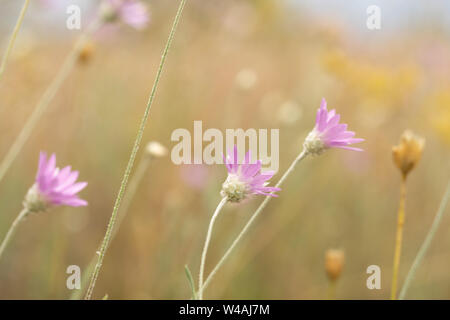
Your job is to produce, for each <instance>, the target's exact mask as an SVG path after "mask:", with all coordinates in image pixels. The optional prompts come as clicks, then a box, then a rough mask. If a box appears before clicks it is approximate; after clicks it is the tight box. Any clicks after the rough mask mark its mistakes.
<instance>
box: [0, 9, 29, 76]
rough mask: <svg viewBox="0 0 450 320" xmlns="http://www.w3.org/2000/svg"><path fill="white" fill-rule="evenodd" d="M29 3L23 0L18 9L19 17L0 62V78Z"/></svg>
mask: <svg viewBox="0 0 450 320" xmlns="http://www.w3.org/2000/svg"><path fill="white" fill-rule="evenodd" d="M29 4H30V0H25V2H24V3H23V6H22V10H21V11H20V14H19V18H18V19H17V22H16V25H15V27H14V30H13V33H12V34H11V38H10V39H9V42H8V46H7V47H6V51H5V54H4V55H3V59H2V63H1V64H0V80H1V78H2V76H3V73H4V72H5V69H6V62H7V61H8V58H9V55H10V53H11V50H12V49H13V47H14V43H15V42H16V38H17V34H18V33H19V29H20V26H21V25H22V22H23V18H24V16H25V12H26V11H27V8H28V5H29Z"/></svg>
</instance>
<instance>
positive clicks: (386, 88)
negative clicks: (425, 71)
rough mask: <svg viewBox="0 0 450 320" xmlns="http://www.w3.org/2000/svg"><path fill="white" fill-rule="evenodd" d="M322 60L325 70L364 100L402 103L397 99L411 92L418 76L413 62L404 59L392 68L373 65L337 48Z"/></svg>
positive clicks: (386, 103)
mask: <svg viewBox="0 0 450 320" xmlns="http://www.w3.org/2000/svg"><path fill="white" fill-rule="evenodd" d="M322 63H323V65H324V67H325V69H326V70H327V71H328V72H330V73H331V74H332V75H334V76H336V77H337V78H339V80H341V81H342V82H343V83H344V84H345V85H346V86H347V87H349V88H351V89H352V90H353V92H354V93H355V94H357V95H359V96H360V97H361V98H364V100H373V101H376V102H378V103H377V104H376V105H377V106H378V105H380V106H396V105H401V104H399V103H398V101H399V100H401V99H403V98H404V97H406V96H407V95H410V94H411V91H412V90H414V88H416V86H417V83H418V80H419V78H420V73H419V68H418V67H417V66H416V65H415V64H411V63H406V62H405V63H402V64H400V65H399V66H398V67H395V68H392V67H385V66H380V65H373V64H372V63H370V62H367V61H360V60H357V59H355V58H352V57H349V56H347V55H346V54H345V53H343V52H342V51H339V50H334V51H333V50H331V51H327V52H326V53H325V54H324V55H323V57H322ZM372 105H374V104H372Z"/></svg>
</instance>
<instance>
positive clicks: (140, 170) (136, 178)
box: [70, 155, 152, 300]
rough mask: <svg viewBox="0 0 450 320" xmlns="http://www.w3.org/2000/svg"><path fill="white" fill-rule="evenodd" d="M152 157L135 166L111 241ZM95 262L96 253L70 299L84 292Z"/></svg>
mask: <svg viewBox="0 0 450 320" xmlns="http://www.w3.org/2000/svg"><path fill="white" fill-rule="evenodd" d="M151 159H152V157H151V156H149V155H145V156H144V157H143V158H142V159H141V161H140V162H139V165H138V166H137V168H136V172H135V173H134V175H133V177H132V178H131V180H130V184H129V187H128V190H127V193H126V194H125V196H124V198H123V203H122V206H121V208H120V210H119V213H118V215H117V225H116V228H115V229H114V231H113V234H112V236H111V241H112V240H113V239H114V237H115V236H116V235H117V233H118V231H119V229H120V225H121V224H122V222H123V220H124V218H125V216H126V214H127V212H128V208H129V207H130V205H131V203H132V202H133V198H134V195H135V194H136V192H137V190H138V188H139V185H140V184H141V182H142V179H143V178H144V176H145V173H146V172H147V169H148V167H149V166H150V163H151ZM99 250H100V248H99ZM96 262H97V255H95V256H94V257H92V259H91V262H90V263H89V264H88V266H87V268H86V270H85V271H84V272H83V275H82V277H81V289H80V290H73V293H72V295H71V296H70V300H79V299H80V298H81V296H82V294H83V292H84V289H85V288H86V287H87V285H88V284H89V275H90V274H91V273H92V271H94V267H95V264H96Z"/></svg>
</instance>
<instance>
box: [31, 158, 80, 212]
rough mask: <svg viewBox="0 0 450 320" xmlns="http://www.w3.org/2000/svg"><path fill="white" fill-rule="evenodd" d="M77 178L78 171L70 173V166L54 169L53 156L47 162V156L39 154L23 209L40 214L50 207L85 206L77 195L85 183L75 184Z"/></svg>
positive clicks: (54, 160) (54, 159)
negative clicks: (36, 167)
mask: <svg viewBox="0 0 450 320" xmlns="http://www.w3.org/2000/svg"><path fill="white" fill-rule="evenodd" d="M77 178H78V171H71V167H70V166H67V167H64V168H63V169H61V170H60V169H59V168H57V167H56V156H55V154H52V155H51V157H50V158H49V159H48V160H47V154H46V153H45V152H41V153H40V155H39V166H38V172H37V175H36V182H35V183H34V185H33V186H32V187H31V188H30V190H29V191H28V193H27V195H26V197H25V202H24V205H25V207H26V208H27V209H28V210H29V211H31V212H40V211H45V210H46V209H48V208H49V207H51V206H60V205H66V206H71V207H79V206H86V205H87V202H86V201H85V200H82V199H80V198H79V197H78V196H77V193H78V192H79V191H81V190H82V189H84V188H85V187H86V185H87V182H78V183H75V181H76V180H77Z"/></svg>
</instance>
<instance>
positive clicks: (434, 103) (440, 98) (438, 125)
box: [424, 87, 450, 144]
mask: <svg viewBox="0 0 450 320" xmlns="http://www.w3.org/2000/svg"><path fill="white" fill-rule="evenodd" d="M424 104H425V106H426V110H429V111H430V115H429V116H428V118H429V121H430V123H431V126H432V127H433V129H434V130H435V131H436V133H437V134H438V135H439V136H440V137H441V138H442V139H443V140H444V141H445V142H447V143H449V144H450V125H449V123H450V87H447V88H445V87H444V88H441V89H438V90H436V91H435V92H433V93H432V94H431V95H430V96H429V97H428V98H427V99H426V100H425V103H424Z"/></svg>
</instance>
